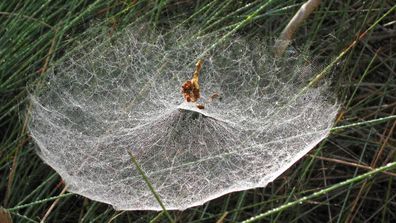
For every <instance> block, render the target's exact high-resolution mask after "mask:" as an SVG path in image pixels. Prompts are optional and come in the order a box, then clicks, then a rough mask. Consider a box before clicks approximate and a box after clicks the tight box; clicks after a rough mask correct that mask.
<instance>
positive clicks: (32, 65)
mask: <svg viewBox="0 0 396 223" xmlns="http://www.w3.org/2000/svg"><path fill="white" fill-rule="evenodd" d="M302 3H303V1H293V0H272V1H268V0H256V1H254V0H253V1H242V0H239V1H238V0H195V1H194V0H168V1H167V0H150V1H148V0H141V1H138V0H131V1H126V0H125V1H122V0H113V1H107V0H106V1H105V0H97V1H93V0H85V1H84V0H81V1H80V0H70V1H51V0H37V1H13V0H3V1H1V2H0V205H1V206H3V207H4V208H5V210H7V211H8V212H9V213H10V214H11V216H12V219H13V221H14V222H40V219H41V218H43V216H44V215H45V214H46V213H49V215H48V217H47V222H150V221H153V222H167V221H168V219H167V218H166V216H165V215H163V214H161V213H159V212H152V211H127V212H119V211H115V210H114V209H113V208H112V207H111V206H108V205H106V204H102V203H98V202H94V201H91V200H88V199H86V198H84V197H81V196H78V195H67V196H64V197H56V196H58V195H59V194H60V193H61V191H62V189H63V188H64V185H63V183H62V181H61V178H60V177H59V176H58V175H57V174H56V173H55V172H54V171H53V170H52V169H51V168H49V167H48V166H46V165H45V164H44V163H43V162H42V161H41V160H40V159H39V158H38V157H37V155H36V154H35V145H34V143H33V142H32V140H31V139H30V138H29V134H28V132H27V128H26V125H27V120H28V119H27V118H28V117H27V116H26V115H25V113H26V110H27V109H28V100H27V98H26V96H27V95H28V88H27V86H28V85H31V84H32V83H33V82H34V81H35V80H37V79H38V78H39V77H40V76H42V75H45V71H46V70H47V69H48V67H49V66H51V64H53V63H54V62H56V60H58V59H60V58H62V56H63V55H64V54H65V53H67V52H68V50H71V49H73V47H75V46H76V45H78V43H79V42H81V41H89V39H88V40H87V39H86V38H87V37H86V36H85V31H86V30H87V28H88V27H90V26H92V24H96V25H101V26H102V27H106V28H107V29H108V30H107V32H108V35H113V33H116V32H118V31H121V30H122V28H123V27H125V26H126V25H128V24H131V23H140V22H146V23H150V24H153V25H155V26H157V27H161V28H163V29H164V30H166V29H167V28H169V27H173V26H176V25H178V24H182V25H183V26H187V27H190V26H194V27H196V28H197V30H199V31H200V32H201V35H205V34H208V33H214V32H218V33H219V35H220V36H221V35H223V34H225V33H227V32H229V31H230V30H232V29H233V28H235V27H236V25H238V24H241V22H242V21H246V22H244V23H243V25H241V26H240V27H239V28H238V30H237V31H236V33H237V35H243V36H249V37H252V38H254V37H259V38H262V37H265V38H266V39H269V40H274V39H275V38H276V36H278V35H279V34H280V32H281V31H282V29H283V28H284V27H285V25H286V24H287V23H288V21H289V20H290V19H291V18H292V16H293V15H294V13H295V12H296V11H297V10H298V9H299V7H300V6H301V5H302ZM265 4H267V5H266V6H265V7H264V5H265ZM395 4H396V3H395V1H394V0H368V1H363V0H357V1H355V0H326V1H322V3H321V5H320V8H319V9H318V10H316V11H315V12H314V14H313V15H311V16H310V17H309V18H308V19H307V20H306V21H305V22H304V24H303V25H302V27H300V29H299V30H298V32H297V33H296V36H295V39H294V42H293V47H294V48H295V49H297V50H298V51H301V52H309V54H310V55H311V56H312V58H314V59H315V61H316V62H319V63H321V64H324V65H323V66H326V65H327V64H331V63H332V62H334V66H333V67H332V73H331V75H332V76H333V82H332V86H333V88H334V91H335V92H336V93H337V96H338V99H339V102H340V104H341V109H340V114H339V117H338V119H337V122H336V124H335V126H344V125H348V124H354V123H360V122H363V124H362V125H357V126H352V127H348V128H343V129H340V130H335V131H332V133H331V134H330V136H329V137H328V138H327V139H326V140H324V141H323V142H322V143H321V144H320V145H318V146H317V147H316V148H315V149H313V150H312V151H311V152H310V154H307V155H306V156H305V157H304V158H303V159H302V160H300V161H299V162H298V163H296V164H295V165H294V166H293V167H292V168H290V169H289V170H288V171H287V172H285V173H284V174H283V175H282V176H281V177H279V178H278V179H277V180H276V181H274V182H273V183H271V184H270V185H268V186H267V187H266V188H259V189H255V190H249V191H242V192H237V193H232V194H229V195H225V196H223V197H221V198H218V199H215V200H213V201H210V202H208V203H207V204H205V205H203V206H199V207H195V208H190V209H188V210H186V211H170V215H171V216H172V217H173V218H174V219H175V220H176V221H177V222H216V221H219V222H237V221H242V220H245V219H247V218H250V217H254V216H256V215H258V214H260V213H263V212H266V211H268V210H271V209H273V208H276V207H278V206H280V205H283V204H287V203H288V202H291V201H294V200H297V199H299V198H302V197H304V196H307V195H310V194H312V193H314V192H316V191H318V190H320V189H323V188H327V187H331V186H332V185H335V184H336V183H339V182H342V181H345V180H348V179H351V178H353V177H355V176H358V175H360V174H363V173H366V172H367V171H369V170H372V169H375V168H377V167H380V166H383V165H385V164H386V163H389V162H394V161H396V152H395V151H396V134H395V126H396V121H395V110H396V10H395ZM258 9H260V10H259V11H257V10H258ZM389 10H391V11H390V13H388V14H386V13H387V12H389ZM256 12H257V15H256ZM252 15H256V16H253V17H251V19H248V20H246V19H247V18H249V17H248V16H252ZM384 15H385V17H383V16H384ZM373 24H375V26H373V27H372V28H369V27H370V26H371V25H373ZM366 30H368V32H367V33H364V32H365V31H366ZM363 33H364V34H365V35H362V34H363ZM87 36H88V37H89V38H92V36H91V35H87ZM263 44H271V42H270V41H269V43H263ZM348 47H349V48H348ZM344 54H345V55H344ZM337 58H338V59H337ZM380 118H385V120H383V121H381V120H379V121H374V122H371V120H377V119H380ZM392 171H393V172H392ZM395 176H396V173H395V171H394V170H389V171H388V172H381V173H379V174H376V175H375V176H373V177H370V178H368V177H367V178H364V180H363V181H360V182H356V183H353V184H348V185H345V186H343V187H341V188H339V189H337V190H332V191H331V192H328V193H324V194H323V195H321V196H319V197H317V198H315V199H309V200H308V201H305V202H303V203H301V204H298V205H296V206H293V207H291V208H285V209H282V210H279V211H275V212H274V214H271V215H269V216H267V217H265V218H263V219H260V220H257V221H259V222H396V211H395V210H396V199H395V197H396V183H395V181H396V178H395ZM54 197H55V198H54ZM56 198H57V199H56ZM55 201H56V202H58V203H57V204H56V205H55V206H54V208H53V209H52V210H50V211H48V210H49V208H50V206H51V205H52V204H53V203H54V202H55ZM25 204H26V205H25ZM21 205H25V206H21ZM3 211H4V210H3Z"/></svg>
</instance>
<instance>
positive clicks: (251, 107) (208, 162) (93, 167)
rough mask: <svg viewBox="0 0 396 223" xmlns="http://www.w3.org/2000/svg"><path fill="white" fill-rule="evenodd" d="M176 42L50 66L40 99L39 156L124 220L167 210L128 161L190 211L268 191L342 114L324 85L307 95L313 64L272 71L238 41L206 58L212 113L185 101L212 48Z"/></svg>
mask: <svg viewBox="0 0 396 223" xmlns="http://www.w3.org/2000/svg"><path fill="white" fill-rule="evenodd" d="M177 33H180V32H175V34H174V35H173V36H171V37H168V38H162V37H159V38H158V40H157V41H154V42H152V41H151V42H148V41H145V38H144V35H142V33H141V32H140V31H133V30H131V31H125V34H123V35H122V36H121V37H119V38H118V40H117V41H116V42H115V43H114V42H113V43H112V42H111V41H107V42H103V43H100V45H98V46H97V47H94V48H92V49H89V50H88V49H86V50H85V51H80V52H78V53H75V54H74V56H72V57H71V58H68V59H66V60H65V61H64V62H62V63H60V64H59V65H57V66H56V67H54V68H52V70H51V71H50V72H49V73H48V74H47V75H48V77H47V78H48V79H47V81H46V86H44V87H42V88H41V89H39V90H37V91H35V93H33V94H32V95H31V101H32V110H31V122H30V124H29V129H30V133H31V135H32V137H33V139H34V140H35V141H36V143H37V144H38V147H39V150H38V153H39V155H40V157H41V158H42V159H43V160H44V161H45V162H46V163H47V164H49V165H50V166H51V167H52V168H54V169H55V170H56V171H57V172H58V173H59V174H60V175H61V176H62V178H63V179H64V180H65V182H66V184H67V185H68V189H69V190H70V191H72V192H75V193H77V194H81V195H83V196H86V197H88V198H91V199H93V200H97V201H101V202H105V203H109V204H111V205H113V206H114V207H115V208H116V209H120V210H160V209H161V207H160V206H159V204H158V203H157V201H156V200H155V198H154V196H153V195H152V193H151V191H150V189H149V188H148V187H147V185H146V184H145V182H144V180H143V178H142V176H141V175H140V174H139V172H138V171H137V169H136V167H135V166H134V164H133V163H132V162H131V160H130V156H129V154H128V151H131V153H132V154H133V155H134V157H135V158H136V160H137V162H138V163H139V164H140V165H141V166H142V169H143V170H144V172H145V173H146V175H147V176H148V178H149V180H150V182H151V183H152V185H153V186H154V188H155V190H156V191H157V192H158V194H159V195H160V197H161V200H162V202H163V203H164V204H165V207H166V208H167V209H185V208H188V207H191V206H195V205H200V204H202V203H204V202H206V201H208V200H211V199H213V198H216V197H219V196H221V195H223V194H226V193H229V192H232V191H239V190H245V189H250V188H255V187H264V186H266V185H267V184H268V183H269V182H271V181H273V180H274V179H275V178H276V177H278V176H279V175H280V174H281V173H282V172H284V171H285V170H286V169H287V168H288V167H290V166H291V165H292V164H293V163H294V162H296V161H297V160H298V159H299V158H301V157H302V156H303V155H304V154H306V153H307V152H308V151H309V150H310V149H312V148H313V147H314V146H315V145H316V144H317V143H318V142H320V141H321V140H322V139H323V138H324V137H326V135H327V134H328V133H329V129H330V127H331V125H332V122H333V119H334V117H335V115H336V112H337V106H336V105H335V104H334V103H332V102H330V101H329V100H328V98H327V96H326V94H327V93H326V87H316V88H312V89H308V90H307V91H305V92H303V93H302V92H301V89H302V88H303V87H304V86H305V85H306V83H307V82H306V80H307V79H308V78H310V77H312V68H311V67H310V65H307V64H305V65H301V64H302V63H300V62H299V58H298V57H295V58H294V57H290V58H288V59H282V61H275V60H274V59H273V58H271V57H270V56H268V54H269V53H268V50H266V49H265V47H262V46H260V45H257V44H254V43H250V44H247V42H245V41H243V40H239V39H233V40H230V41H228V42H227V43H225V44H224V45H223V46H222V47H221V48H218V49H217V51H216V52H215V53H212V54H211V55H208V56H206V57H205V58H203V59H204V63H203V65H202V70H201V72H200V76H199V84H200V91H201V92H200V93H201V97H200V99H199V100H198V102H197V103H199V104H202V105H204V108H203V109H200V108H198V107H197V104H196V103H193V102H186V101H185V100H184V98H183V95H182V93H181V86H182V84H183V83H184V82H185V81H186V80H188V79H190V78H191V77H192V73H193V72H194V69H195V67H194V64H195V62H196V58H197V56H198V55H199V54H200V53H201V52H202V51H203V50H204V49H205V48H207V47H209V45H210V44H211V43H213V41H211V40H214V39H211V38H209V39H205V40H202V41H194V42H190V43H189V42H188V41H184V39H183V38H181V37H182V36H183V35H178V34H177ZM176 40H177V41H176ZM183 41H184V43H182V42H183Z"/></svg>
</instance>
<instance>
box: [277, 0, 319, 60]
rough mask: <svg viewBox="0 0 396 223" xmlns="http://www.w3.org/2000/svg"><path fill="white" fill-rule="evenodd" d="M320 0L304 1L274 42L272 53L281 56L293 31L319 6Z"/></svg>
mask: <svg viewBox="0 0 396 223" xmlns="http://www.w3.org/2000/svg"><path fill="white" fill-rule="evenodd" d="M319 4H320V0H308V1H307V2H305V3H304V4H303V5H302V6H301V8H300V9H299V10H298V11H297V13H296V14H295V15H294V16H293V18H292V19H291V20H290V22H289V23H288V24H287V26H286V27H285V28H284V29H283V31H282V33H281V34H280V36H279V38H278V39H277V40H276V42H275V46H274V54H275V56H276V57H280V56H282V54H283V53H284V52H285V50H286V48H287V46H288V45H289V43H290V42H291V40H292V38H293V35H294V33H295V32H296V31H297V29H298V28H299V27H300V26H301V24H302V23H303V22H304V20H306V19H307V18H308V16H309V15H311V14H312V12H313V11H314V10H315V9H316V8H317V7H318V6H319Z"/></svg>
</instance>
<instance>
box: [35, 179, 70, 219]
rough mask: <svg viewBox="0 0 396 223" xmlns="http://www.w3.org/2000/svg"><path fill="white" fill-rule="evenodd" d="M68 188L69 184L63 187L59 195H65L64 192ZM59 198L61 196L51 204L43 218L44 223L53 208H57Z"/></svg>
mask: <svg viewBox="0 0 396 223" xmlns="http://www.w3.org/2000/svg"><path fill="white" fill-rule="evenodd" d="M66 190H67V186H65V187H64V188H63V190H62V191H61V192H60V194H59V196H60V195H63V194H64V193H65V192H66ZM59 199H60V198H58V199H56V200H55V201H54V202H53V203H52V204H51V206H50V207H49V208H48V210H47V212H46V213H45V215H44V217H43V218H42V219H41V221H40V223H44V222H45V220H46V219H47V218H48V216H49V215H50V214H51V212H52V210H53V209H54V208H55V206H56V205H57V204H58V202H59Z"/></svg>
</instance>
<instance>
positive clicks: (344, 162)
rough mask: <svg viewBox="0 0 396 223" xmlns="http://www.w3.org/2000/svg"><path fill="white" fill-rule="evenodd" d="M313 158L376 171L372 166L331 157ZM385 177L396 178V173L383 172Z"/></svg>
mask: <svg viewBox="0 0 396 223" xmlns="http://www.w3.org/2000/svg"><path fill="white" fill-rule="evenodd" d="M310 156H311V157H313V158H315V159H319V160H324V161H328V162H333V163H338V164H343V165H346V166H353V167H357V168H360V169H365V170H370V171H371V170H374V169H375V168H372V167H370V166H366V165H362V164H358V163H353V162H348V161H345V160H340V159H334V158H329V157H323V156H314V155H310ZM382 173H383V174H385V175H388V176H391V177H396V173H392V172H388V171H384V172H382Z"/></svg>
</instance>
